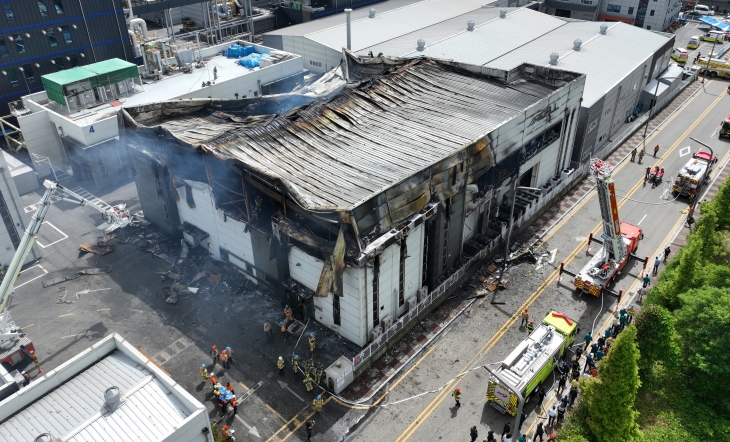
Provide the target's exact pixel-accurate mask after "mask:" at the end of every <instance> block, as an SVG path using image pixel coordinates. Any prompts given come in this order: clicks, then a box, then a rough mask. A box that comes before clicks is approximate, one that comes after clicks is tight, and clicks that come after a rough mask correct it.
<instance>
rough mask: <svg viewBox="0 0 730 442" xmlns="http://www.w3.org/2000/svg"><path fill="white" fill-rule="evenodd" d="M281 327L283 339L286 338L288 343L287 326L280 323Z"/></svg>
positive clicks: (282, 322)
mask: <svg viewBox="0 0 730 442" xmlns="http://www.w3.org/2000/svg"><path fill="white" fill-rule="evenodd" d="M279 326H281V337H282V338H284V340H285V341H286V338H287V335H286V324H284V321H281V322H279Z"/></svg>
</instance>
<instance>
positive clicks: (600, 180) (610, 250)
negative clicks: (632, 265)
mask: <svg viewBox="0 0 730 442" xmlns="http://www.w3.org/2000/svg"><path fill="white" fill-rule="evenodd" d="M612 169H613V168H612V167H611V166H610V165H609V164H608V163H606V162H604V161H603V160H599V159H593V160H591V167H590V173H591V175H593V176H594V177H595V179H596V192H597V193H598V203H599V205H600V207H601V219H602V221H603V233H602V234H601V238H602V240H601V239H597V238H594V237H593V232H591V233H590V234H589V235H588V249H587V250H590V245H591V242H596V243H598V244H601V249H600V250H599V251H598V253H596V254H595V255H593V256H592V257H591V259H590V260H589V261H588V263H587V264H586V265H585V266H583V268H582V269H581V270H580V272H578V273H572V272H570V271H568V270H566V269H565V268H564V265H563V263H561V264H560V274H563V273H567V274H568V275H570V276H572V277H573V278H575V279H574V280H573V285H574V286H575V288H576V289H577V290H579V291H581V292H588V293H590V294H591V295H593V296H596V297H598V296H601V294H602V293H604V292H605V293H607V294H610V295H613V296H616V297H620V296H621V294H620V293H616V292H615V291H613V290H611V289H610V288H609V286H610V285H611V283H612V282H613V280H614V279H615V278H616V276H618V275H619V274H620V273H621V269H623V268H624V266H625V265H626V263H628V262H629V259H635V260H637V261H640V262H642V263H643V264H644V269H646V264H647V262H648V261H649V257H648V256H647V257H644V258H639V257H638V256H636V255H635V254H634V253H635V252H636V250H637V249H638V248H639V242H640V241H641V240H642V239H643V238H644V232H643V231H642V230H641V228H640V227H639V226H635V225H633V224H629V223H625V222H622V221H620V220H619V217H618V205H617V204H616V190H615V188H614V181H613V178H611V170H612Z"/></svg>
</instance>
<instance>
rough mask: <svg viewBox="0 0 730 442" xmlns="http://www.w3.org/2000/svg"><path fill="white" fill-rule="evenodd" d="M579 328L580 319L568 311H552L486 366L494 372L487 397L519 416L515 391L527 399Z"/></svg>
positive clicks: (498, 406)
mask: <svg viewBox="0 0 730 442" xmlns="http://www.w3.org/2000/svg"><path fill="white" fill-rule="evenodd" d="M579 330H580V328H579V327H578V323H577V322H575V321H574V320H572V319H570V318H569V317H568V316H567V315H565V314H563V313H558V312H556V311H551V312H550V313H548V315H547V316H545V319H543V321H542V323H541V324H540V325H538V326H537V327H536V328H535V331H533V332H532V333H530V335H529V336H528V337H527V338H525V340H523V341H522V342H520V343H519V344H518V345H517V347H515V349H514V350H512V353H510V354H509V355H508V356H507V358H506V359H505V360H504V361H502V362H500V363H499V364H493V365H492V366H490V365H485V366H484V368H486V369H487V370H488V371H489V372H490V373H491V377H490V379H489V384H488V386H487V401H488V402H490V403H491V404H492V406H493V407H494V408H496V409H497V410H499V411H500V412H502V413H509V414H511V415H512V416H516V415H517V412H518V408H519V407H518V405H519V404H518V401H519V398H518V396H517V395H516V394H515V392H519V393H520V396H522V397H524V398H525V402H527V400H528V397H529V396H530V394H532V392H533V391H535V389H536V388H537V386H538V385H540V384H541V383H542V382H543V381H544V380H545V379H547V377H548V376H550V373H552V371H553V369H554V368H555V367H556V366H557V363H558V361H559V360H560V359H561V358H562V357H563V355H564V354H565V351H566V350H567V349H568V347H570V346H571V345H572V344H573V343H574V342H575V337H576V335H577V334H578V331H579ZM495 365H496V366H495Z"/></svg>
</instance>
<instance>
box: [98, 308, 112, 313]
mask: <svg viewBox="0 0 730 442" xmlns="http://www.w3.org/2000/svg"><path fill="white" fill-rule="evenodd" d="M109 310H111V309H109V308H99V309H96V311H97V312H108V311H109Z"/></svg>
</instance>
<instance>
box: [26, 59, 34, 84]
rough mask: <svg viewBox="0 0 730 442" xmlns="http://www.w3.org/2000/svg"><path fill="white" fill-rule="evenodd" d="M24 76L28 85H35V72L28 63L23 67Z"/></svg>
mask: <svg viewBox="0 0 730 442" xmlns="http://www.w3.org/2000/svg"><path fill="white" fill-rule="evenodd" d="M23 76H24V77H25V81H27V82H28V83H35V72H33V65H32V64H30V63H26V64H24V65H23Z"/></svg>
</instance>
